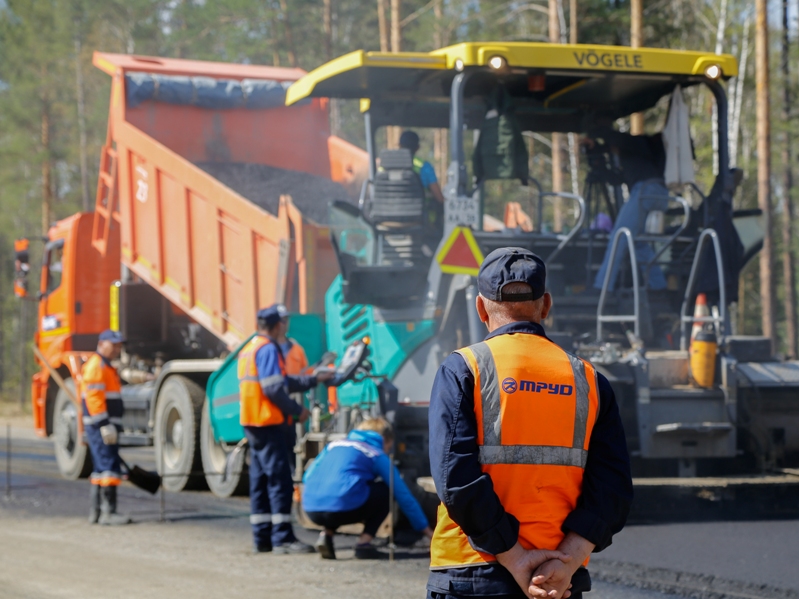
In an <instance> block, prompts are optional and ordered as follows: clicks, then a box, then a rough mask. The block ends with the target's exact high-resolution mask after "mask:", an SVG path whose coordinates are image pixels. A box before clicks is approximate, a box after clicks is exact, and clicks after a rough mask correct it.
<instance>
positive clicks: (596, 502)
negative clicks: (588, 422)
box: [562, 374, 633, 551]
mask: <svg viewBox="0 0 799 599" xmlns="http://www.w3.org/2000/svg"><path fill="white" fill-rule="evenodd" d="M597 378H598V387H599V414H598V415H597V420H596V424H595V425H594V429H593V431H592V432H591V440H590V442H589V445H588V460H587V462H586V466H585V472H584V473H583V490H582V494H581V495H580V498H579V500H578V501H577V507H576V508H575V509H574V511H573V512H572V513H571V514H569V515H568V516H567V517H566V520H565V521H564V522H563V526H562V528H563V531H564V532H569V531H571V532H575V533H577V534H578V535H580V536H581V537H583V538H585V539H587V540H588V541H590V542H592V543H594V544H595V545H596V548H595V549H594V551H602V550H603V549H605V548H606V547H608V546H609V545H610V544H611V541H612V538H613V535H614V534H616V533H617V532H619V531H620V530H621V529H622V527H623V526H624V523H625V522H626V521H627V515H628V514H629V512H630V504H631V503H632V499H633V486H632V478H631V476H630V457H629V454H628V453H627V441H626V439H625V436H624V429H623V428H622V424H621V416H620V415H619V406H618V404H617V403H616V396H615V395H614V393H613V388H612V387H611V386H610V382H609V381H608V380H607V379H606V378H605V377H604V376H602V375H601V374H597Z"/></svg>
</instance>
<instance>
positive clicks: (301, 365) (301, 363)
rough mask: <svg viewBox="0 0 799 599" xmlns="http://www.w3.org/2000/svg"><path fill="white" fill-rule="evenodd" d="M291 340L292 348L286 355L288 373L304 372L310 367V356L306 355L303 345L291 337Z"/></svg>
mask: <svg viewBox="0 0 799 599" xmlns="http://www.w3.org/2000/svg"><path fill="white" fill-rule="evenodd" d="M289 342H291V349H290V350H289V351H288V353H287V354H286V355H285V356H284V358H285V360H286V374H288V375H290V376H296V375H298V374H302V373H303V372H304V371H305V369H306V368H308V357H307V356H306V355H305V350H304V349H303V348H302V345H300V344H299V343H297V342H296V341H294V339H289Z"/></svg>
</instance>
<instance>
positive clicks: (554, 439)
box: [427, 248, 632, 599]
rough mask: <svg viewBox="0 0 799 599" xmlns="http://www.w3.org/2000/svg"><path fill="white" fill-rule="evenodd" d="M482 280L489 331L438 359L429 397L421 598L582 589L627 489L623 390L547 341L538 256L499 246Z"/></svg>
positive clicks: (620, 513)
mask: <svg viewBox="0 0 799 599" xmlns="http://www.w3.org/2000/svg"><path fill="white" fill-rule="evenodd" d="M477 288H478V291H479V295H478V297H477V299H476V308H477V313H478V314H479V316H480V320H481V321H482V322H484V323H485V324H486V326H487V328H488V336H487V337H486V339H485V341H483V342H481V343H477V344H475V345H472V346H470V347H466V348H463V349H460V350H458V351H456V352H455V353H453V354H451V355H450V356H449V357H447V359H446V360H444V362H443V364H442V365H441V367H440V368H439V370H438V373H437V374H436V379H435V382H434V384H433V390H432V395H431V398H430V462H431V468H432V474H433V478H434V480H435V484H436V490H437V492H438V496H439V497H440V499H441V502H442V504H441V506H440V507H439V510H438V523H437V525H436V529H435V533H434V535H433V541H432V544H431V549H430V554H431V564H430V570H431V572H430V577H429V579H428V585H427V596H428V598H435V599H440V598H445V597H446V598H449V597H469V596H474V595H480V596H484V597H489V596H490V597H498V596H501V597H504V598H516V597H518V598H519V599H521V598H523V597H549V598H551V599H560V597H567V596H569V592H570V593H571V597H572V599H579V598H580V597H581V594H582V592H584V591H588V590H590V588H591V583H590V577H589V575H588V571H587V570H586V569H585V568H584V567H583V566H585V565H587V563H588V557H589V555H590V554H591V552H592V551H600V550H602V549H604V548H605V547H607V546H608V545H609V544H610V542H611V537H612V536H613V534H615V533H617V532H618V531H619V530H621V528H622V526H623V525H624V523H625V520H626V518H627V514H628V511H629V507H630V502H631V500H632V480H631V478H630V463H629V457H628V454H627V446H626V441H625V437H624V431H623V429H622V424H621V419H620V417H619V410H618V407H617V405H616V399H615V397H614V395H613V390H612V388H611V387H610V384H609V383H608V381H607V379H606V378H605V377H604V376H602V375H601V374H599V373H598V372H597V371H596V370H595V369H594V367H593V366H592V365H591V364H590V363H589V362H587V361H585V360H582V359H580V358H577V357H575V356H572V355H571V354H568V353H566V352H565V351H564V350H563V349H561V348H560V347H559V346H557V345H556V344H555V343H553V342H552V341H550V340H549V339H547V337H546V334H545V333H544V329H543V327H542V326H541V321H542V320H543V319H545V318H546V317H547V314H548V313H549V311H550V308H551V307H552V298H551V296H550V295H549V294H548V293H545V288H546V269H545V266H544V263H543V261H542V260H541V259H540V258H539V257H538V256H536V255H535V254H533V253H532V252H530V251H528V250H525V249H522V248H501V249H498V250H494V251H493V252H491V253H490V254H489V255H488V256H487V257H486V259H485V260H484V261H483V264H482V265H481V267H480V271H479V274H478V277H477ZM569 585H572V587H571V590H570V591H568V589H569Z"/></svg>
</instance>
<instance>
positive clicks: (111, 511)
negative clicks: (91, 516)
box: [100, 487, 131, 526]
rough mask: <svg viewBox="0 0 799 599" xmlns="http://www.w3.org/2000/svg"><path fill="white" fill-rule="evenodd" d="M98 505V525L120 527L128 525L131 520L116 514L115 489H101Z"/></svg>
mask: <svg viewBox="0 0 799 599" xmlns="http://www.w3.org/2000/svg"><path fill="white" fill-rule="evenodd" d="M100 496H101V499H102V501H101V503H100V524H102V525H104V526H120V525H123V524H130V523H131V520H130V518H128V517H127V516H120V515H119V514H117V488H116V487H102V490H101V493H100Z"/></svg>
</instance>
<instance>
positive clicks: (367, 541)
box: [302, 418, 433, 559]
mask: <svg viewBox="0 0 799 599" xmlns="http://www.w3.org/2000/svg"><path fill="white" fill-rule="evenodd" d="M393 444H394V435H393V433H392V432H391V426H390V425H389V423H388V422H386V420H384V419H383V418H372V419H370V420H365V421H363V422H361V423H360V424H359V425H358V426H357V427H356V429H355V430H354V431H351V432H350V434H349V435H347V438H346V439H344V440H341V441H333V442H332V443H330V444H329V445H328V446H327V447H325V449H324V451H322V453H320V454H319V456H318V457H317V458H316V459H315V460H314V462H313V464H312V465H311V467H310V468H309V469H308V471H307V472H306V473H305V477H304V478H303V482H304V483H305V489H304V492H303V496H302V507H303V509H304V510H305V513H306V514H307V515H308V517H309V518H310V519H311V521H312V522H314V523H315V524H318V525H319V526H323V527H324V530H323V531H322V532H321V534H320V535H319V540H318V541H317V544H316V548H317V550H318V551H319V553H320V554H321V555H322V557H323V558H324V559H336V551H335V548H334V546H333V536H334V535H335V534H336V530H337V529H338V528H339V527H340V526H344V525H345V524H355V523H359V522H362V523H363V525H364V527H363V534H361V536H360V537H359V538H358V544H357V545H356V546H355V559H375V558H377V557H379V553H378V551H377V549H376V548H375V547H374V546H373V545H372V539H374V537H375V535H376V534H377V529H378V528H379V527H380V525H381V524H382V523H383V520H385V519H386V516H387V515H388V511H389V487H388V485H389V481H390V479H391V477H392V476H393V478H394V497H395V498H396V500H397V503H398V504H399V506H400V509H401V510H402V513H404V514H405V515H406V516H407V518H408V520H410V522H411V526H413V528H414V530H416V531H418V532H421V533H423V534H424V535H426V536H427V537H428V538H430V537H432V536H433V531H432V530H431V529H430V524H429V523H428V521H427V517H426V516H425V515H424V512H423V511H422V508H421V506H420V505H419V503H418V502H417V501H416V499H415V498H414V496H413V495H411V492H410V491H409V490H408V487H407V486H406V485H405V482H404V481H403V480H402V478H401V477H400V474H399V471H398V470H397V468H396V467H395V466H393V465H392V464H391V461H390V459H389V457H388V455H387V454H389V453H391V447H392V445H393ZM392 468H393V473H392ZM378 479H379V480H378Z"/></svg>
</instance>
